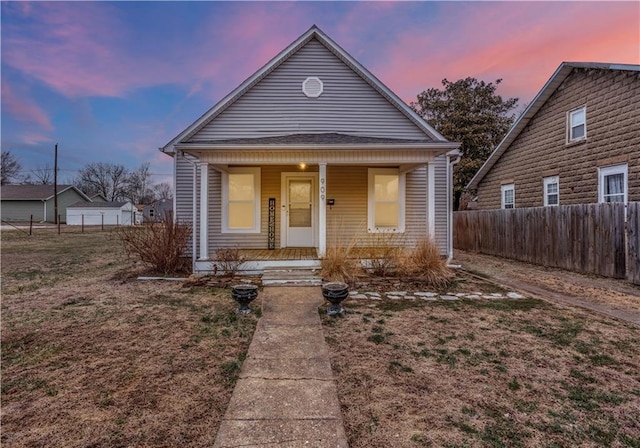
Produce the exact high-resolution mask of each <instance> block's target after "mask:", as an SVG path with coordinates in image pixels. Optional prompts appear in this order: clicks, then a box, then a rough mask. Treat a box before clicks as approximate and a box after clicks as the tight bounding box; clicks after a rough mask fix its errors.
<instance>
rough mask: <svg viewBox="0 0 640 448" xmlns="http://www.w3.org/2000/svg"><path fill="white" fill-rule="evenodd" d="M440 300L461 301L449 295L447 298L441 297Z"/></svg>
mask: <svg viewBox="0 0 640 448" xmlns="http://www.w3.org/2000/svg"><path fill="white" fill-rule="evenodd" d="M440 299H441V300H460V299H459V298H458V297H456V296H449V295H447V296H440Z"/></svg>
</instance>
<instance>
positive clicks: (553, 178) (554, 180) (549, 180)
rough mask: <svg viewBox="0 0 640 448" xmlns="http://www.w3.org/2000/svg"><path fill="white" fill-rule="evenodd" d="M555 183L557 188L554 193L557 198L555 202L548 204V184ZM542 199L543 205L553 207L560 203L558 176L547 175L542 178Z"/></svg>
mask: <svg viewBox="0 0 640 448" xmlns="http://www.w3.org/2000/svg"><path fill="white" fill-rule="evenodd" d="M552 184H556V185H557V188H558V190H557V191H556V192H555V193H552V194H555V195H556V196H557V197H558V200H557V202H556V203H555V204H549V185H552ZM542 200H543V203H544V206H545V207H555V206H557V205H560V177H559V176H549V177H545V178H543V179H542Z"/></svg>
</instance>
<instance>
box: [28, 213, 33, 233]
mask: <svg viewBox="0 0 640 448" xmlns="http://www.w3.org/2000/svg"><path fill="white" fill-rule="evenodd" d="M32 232H33V215H31V218H29V236H31V234H32Z"/></svg>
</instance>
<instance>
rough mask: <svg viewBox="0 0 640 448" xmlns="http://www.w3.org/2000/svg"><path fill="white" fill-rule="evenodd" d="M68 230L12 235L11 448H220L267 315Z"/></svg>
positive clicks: (6, 302)
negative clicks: (136, 273) (155, 275)
mask: <svg viewBox="0 0 640 448" xmlns="http://www.w3.org/2000/svg"><path fill="white" fill-rule="evenodd" d="M66 232H67V233H64V234H63V235H61V236H58V235H56V234H55V233H54V232H50V233H44V232H41V233H39V234H36V235H35V236H34V237H31V238H29V237H28V236H26V237H25V236H24V235H19V234H18V233H17V232H3V233H2V278H3V291H2V292H3V298H2V299H3V300H2V430H1V441H2V445H3V446H8V447H9V446H10V447H23V446H25V447H26V446H93V447H101V446H104V447H107V446H108V447H114V446H115V447H117V446H196V447H197V446H211V445H213V441H214V438H215V435H216V432H217V428H218V425H219V421H220V419H221V417H222V416H223V414H224V412H225V410H226V406H227V403H228V400H229V398H230V396H231V392H232V390H233V386H234V383H235V380H236V378H237V375H238V373H239V370H240V367H241V365H242V361H243V360H244V356H245V353H246V350H247V349H248V346H249V343H250V340H251V337H252V335H253V331H254V328H255V323H256V321H257V318H256V316H248V317H247V316H237V315H236V314H235V308H236V305H235V303H233V301H232V300H231V299H230V296H229V293H228V291H225V290H218V289H212V288H184V287H182V284H181V283H180V282H138V281H132V280H130V276H131V275H130V274H127V273H128V272H131V271H130V270H131V269H135V267H132V266H131V264H130V262H129V261H127V259H126V257H125V256H124V255H123V254H122V249H121V246H119V245H118V244H117V241H116V240H114V238H113V236H112V235H111V234H110V233H109V232H104V233H102V232H98V231H93V232H90V233H89V232H88V233H85V234H81V233H79V232H72V233H69V232H70V231H69V230H66ZM125 268H126V269H125ZM259 301H260V298H258V299H257V300H256V302H259ZM259 306H260V304H259V303H255V302H254V304H253V305H252V307H253V308H254V309H259Z"/></svg>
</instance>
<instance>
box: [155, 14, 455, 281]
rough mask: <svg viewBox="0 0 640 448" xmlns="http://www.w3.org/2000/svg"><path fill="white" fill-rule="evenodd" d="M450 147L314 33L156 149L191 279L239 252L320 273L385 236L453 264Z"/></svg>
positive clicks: (254, 261) (259, 264)
mask: <svg viewBox="0 0 640 448" xmlns="http://www.w3.org/2000/svg"><path fill="white" fill-rule="evenodd" d="M458 146H459V145H458V144H457V143H452V142H449V141H447V140H446V139H444V137H442V136H441V135H440V134H439V133H438V132H437V131H436V130H435V129H433V128H432V127H431V126H429V125H428V124H427V123H426V122H425V121H424V120H423V119H422V118H421V117H419V116H418V115H417V114H416V113H415V112H414V111H413V110H411V108H409V107H408V106H407V105H406V104H405V103H404V102H403V101H402V100H401V99H400V98H399V97H398V96H397V95H396V94H394V93H393V92H392V91H391V90H389V88H388V87H386V86H385V85H384V84H383V83H382V82H380V80H378V79H377V78H376V77H375V76H373V75H372V74H371V73H370V72H369V71H368V70H367V69H366V68H365V67H364V66H362V65H361V64H360V63H359V62H358V61H356V60H355V59H354V58H353V57H352V56H351V55H350V54H348V53H347V52H346V51H345V50H344V49H342V48H341V47H340V46H338V45H337V44H336V43H335V42H334V41H333V40H331V38H329V37H328V36H327V35H326V34H325V33H324V32H322V31H321V30H320V29H319V28H317V27H316V26H313V27H311V28H310V29H309V30H308V31H307V32H305V33H304V34H302V35H301V36H300V37H299V38H298V39H296V40H295V41H294V42H293V43H291V44H290V45H289V46H288V47H286V48H285V49H284V50H283V51H282V52H280V53H279V54H278V55H276V56H275V57H274V58H273V59H272V60H271V61H269V62H268V63H267V64H266V65H265V66H263V67H262V68H261V69H259V70H258V71H257V72H256V73H254V74H253V75H251V76H250V77H249V78H248V79H246V80H245V81H244V82H243V83H242V84H240V86H238V87H237V88H236V89H235V90H233V91H232V92H231V93H229V94H228V95H227V96H226V97H225V98H223V99H222V100H221V101H220V102H218V103H217V104H216V105H214V106H213V107H212V108H211V109H210V110H209V111H207V112H206V113H205V114H204V115H202V116H201V117H200V118H198V119H197V120H196V121H195V122H194V123H193V124H191V125H190V126H189V127H187V128H186V129H185V130H184V131H182V132H180V133H179V134H178V135H177V136H176V137H175V138H174V139H173V140H171V141H170V142H169V143H167V144H166V145H165V146H164V147H162V148H160V150H161V151H163V152H164V153H166V154H168V155H170V156H172V157H173V161H174V188H175V194H174V210H175V215H176V216H175V218H176V219H177V220H180V221H186V222H189V223H191V224H192V225H193V230H194V238H193V248H192V249H193V259H194V271H195V272H211V271H212V270H213V267H214V265H213V261H212V259H213V257H214V255H215V251H216V250H217V249H221V248H230V247H237V248H240V249H243V250H245V254H246V255H245V256H246V257H248V258H249V260H250V262H249V263H246V264H245V269H249V266H251V267H252V269H261V268H264V267H266V266H269V265H272V266H277V265H278V264H280V265H281V266H317V265H318V259H319V258H320V257H323V256H324V255H325V253H326V250H327V247H328V246H329V247H331V246H332V245H341V244H344V243H345V242H349V241H351V242H354V243H355V244H356V245H360V246H375V245H377V244H379V241H380V239H381V237H382V236H386V235H388V234H393V235H394V238H393V239H390V240H392V241H393V244H402V245H413V244H415V243H416V241H418V240H420V239H423V238H426V237H429V236H433V238H435V240H436V242H437V244H438V247H439V249H440V251H441V254H442V255H443V256H451V254H452V238H451V222H452V221H451V220H452V213H451V200H450V198H451V183H452V181H451V178H452V164H453V163H455V161H457V159H458V151H457V148H458ZM269 249H271V250H272V251H276V253H279V256H278V257H273V256H272V255H273V252H272V251H269ZM265 254H266V255H265ZM300 254H307V255H305V256H303V257H300ZM273 258H280V259H282V258H284V260H279V261H278V262H276V261H270V260H269V259H273ZM294 258H296V259H297V260H293V259H294ZM299 258H306V259H302V260H300V259H299Z"/></svg>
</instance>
